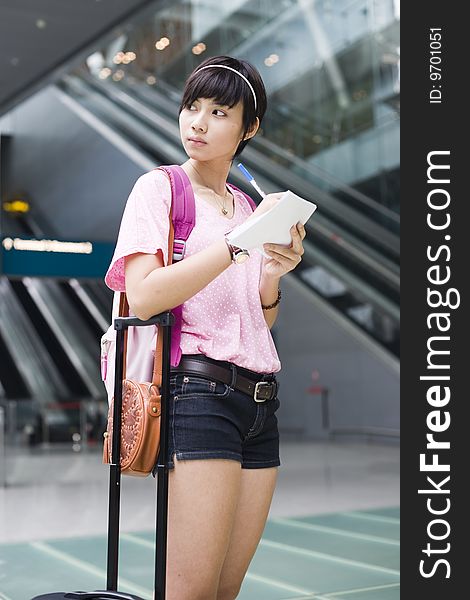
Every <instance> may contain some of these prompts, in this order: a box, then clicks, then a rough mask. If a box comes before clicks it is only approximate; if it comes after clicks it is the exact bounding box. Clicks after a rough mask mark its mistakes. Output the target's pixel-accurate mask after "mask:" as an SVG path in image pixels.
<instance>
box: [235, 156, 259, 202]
mask: <svg viewBox="0 0 470 600" xmlns="http://www.w3.org/2000/svg"><path fill="white" fill-rule="evenodd" d="M237 167H238V168H239V169H240V171H241V172H242V173H243V175H244V176H245V177H246V179H247V180H248V181H249V182H250V183H251V185H252V186H253V187H254V188H255V190H256V191H257V192H258V194H259V195H260V196H261V198H265V196H266V194H265V193H264V192H263V190H262V189H261V188H260V187H259V185H258V184H257V183H256V181H255V178H254V177H253V175H252V174H251V173H250V172H249V171H248V169H247V168H246V167H244V166H243V164H242V163H238V165H237Z"/></svg>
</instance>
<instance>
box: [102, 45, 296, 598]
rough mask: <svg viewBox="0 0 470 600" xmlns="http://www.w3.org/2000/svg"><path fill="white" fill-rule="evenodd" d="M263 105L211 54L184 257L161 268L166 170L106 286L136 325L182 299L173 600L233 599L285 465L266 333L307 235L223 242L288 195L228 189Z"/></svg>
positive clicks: (197, 108) (233, 69)
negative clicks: (262, 242)
mask: <svg viewBox="0 0 470 600" xmlns="http://www.w3.org/2000/svg"><path fill="white" fill-rule="evenodd" d="M265 110H266V92H265V88H264V85H263V82H262V79H261V77H260V75H259V73H258V71H257V70H256V68H255V67H253V66H252V65H251V64H250V63H248V62H246V61H243V60H238V59H235V58H232V57H228V56H215V57H212V58H209V59H207V60H206V61H204V62H203V63H202V64H201V65H199V66H198V67H196V69H195V70H194V71H193V72H192V73H191V74H190V76H189V77H188V79H187V81H186V85H185V89H184V92H183V99H182V102H181V106H180V114H179V125H180V135H181V141H182V143H183V147H184V149H185V151H186V154H187V155H188V157H189V158H188V160H187V161H186V162H184V163H183V164H182V165H181V167H182V169H183V170H184V171H185V173H186V175H187V176H188V178H189V180H190V182H191V185H192V188H193V191H194V196H195V204H196V224H195V227H194V229H193V230H192V232H191V235H190V236H189V238H188V241H187V245H186V253H185V258H184V260H182V261H179V262H177V263H175V264H171V265H168V266H165V265H167V260H168V256H167V254H168V234H169V211H170V204H171V188H170V183H169V180H168V179H167V176H166V174H165V173H164V172H163V171H161V170H152V171H150V172H148V173H145V174H144V175H142V176H141V177H140V178H139V179H138V180H137V182H136V184H135V185H134V188H133V190H132V192H131V194H130V196H129V199H128V201H127V204H126V208H125V211H124V215H123V219H122V223H121V228H120V232H119V237H118V243H117V245H116V250H115V254H114V257H113V260H112V263H111V265H110V268H109V270H108V273H107V275H106V278H105V281H106V283H107V284H108V286H109V287H111V288H112V289H115V290H118V291H120V290H123V289H125V290H126V292H127V297H128V301H129V306H130V310H131V311H132V312H133V313H134V314H135V315H136V316H138V317H139V318H141V319H148V318H149V317H151V316H152V315H154V314H158V313H160V312H163V311H166V310H171V309H172V308H173V307H175V306H178V305H180V304H184V305H183V324H182V331H181V344H180V346H181V349H182V358H181V361H180V363H179V365H178V367H172V376H171V380H170V387H171V403H170V407H169V412H170V439H169V456H168V460H169V468H170V472H169V511H168V558H167V565H168V568H167V600H232V599H234V598H236V597H237V595H238V592H239V589H240V586H241V584H242V582H243V578H244V576H245V573H246V571H247V569H248V566H249V564H250V561H251V559H252V557H253V555H254V553H255V550H256V548H257V545H258V543H259V540H260V538H261V534H262V532H263V529H264V526H265V522H266V518H267V515H268V512H269V507H270V504H271V499H272V496H273V492H274V487H275V483H276V477H277V468H278V466H279V465H280V461H279V433H278V429H277V419H276V415H275V412H276V410H277V409H278V407H279V399H278V397H277V381H276V376H275V373H276V372H278V371H279V370H280V368H281V365H280V362H279V358H278V355H277V352H276V348H275V346H274V342H273V339H272V335H271V332H270V328H271V327H272V325H273V324H274V322H275V320H276V317H277V312H278V304H279V299H280V291H279V281H280V278H281V277H282V276H283V275H285V274H286V273H288V272H289V271H292V270H293V269H294V268H295V267H296V266H297V264H298V263H299V262H300V260H301V255H302V254H303V247H302V240H303V238H304V237H305V231H304V228H303V226H302V225H299V226H298V227H297V226H294V227H293V228H292V244H291V246H290V247H285V246H281V245H272V246H270V247H266V251H267V253H268V254H269V256H270V258H269V259H266V258H265V257H263V256H261V255H260V254H258V253H255V252H254V253H251V254H250V255H249V256H246V255H244V253H243V252H240V249H237V248H234V247H233V246H231V245H230V244H229V243H228V242H227V241H226V239H225V234H226V233H227V232H229V231H230V230H232V229H233V228H234V227H236V226H237V225H239V224H241V223H243V222H245V221H246V220H247V219H250V218H252V217H253V215H258V214H260V213H262V212H264V211H266V210H269V208H271V207H272V206H273V205H274V204H275V203H276V202H278V201H279V198H280V196H281V195H282V192H280V193H276V194H269V195H267V196H266V198H264V199H263V201H262V202H261V203H260V204H259V205H258V207H257V209H256V211H254V212H253V211H252V208H251V207H250V205H249V203H248V201H247V200H246V198H245V197H244V196H243V195H242V194H241V193H239V192H238V191H232V190H230V189H229V188H228V186H227V184H226V181H227V176H228V174H229V171H230V167H231V164H232V161H233V159H234V158H235V156H237V155H238V154H240V152H241V150H242V149H243V148H244V146H245V145H246V144H247V143H248V140H249V139H250V138H252V137H253V136H254V135H255V134H256V132H257V130H258V128H259V126H260V123H261V120H262V118H263V115H264V113H265ZM124 278H125V281H124ZM124 286H125V288H124ZM257 384H258V385H257Z"/></svg>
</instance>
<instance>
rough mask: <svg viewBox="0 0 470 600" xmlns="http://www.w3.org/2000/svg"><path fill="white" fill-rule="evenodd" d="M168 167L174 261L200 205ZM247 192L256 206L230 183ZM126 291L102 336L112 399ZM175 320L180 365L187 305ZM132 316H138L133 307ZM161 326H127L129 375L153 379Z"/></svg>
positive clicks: (175, 358)
mask: <svg viewBox="0 0 470 600" xmlns="http://www.w3.org/2000/svg"><path fill="white" fill-rule="evenodd" d="M156 168H157V169H161V170H163V171H165V173H166V174H167V175H168V177H169V179H170V184H171V202H172V221H173V227H174V242H173V262H177V261H179V260H182V259H183V258H184V253H185V247H186V241H187V239H188V237H189V235H190V233H191V231H192V229H193V227H194V224H195V222H196V206H195V202H194V194H193V188H192V185H191V182H190V181H189V178H188V176H187V175H186V173H185V172H184V170H183V169H182V168H181V167H180V166H179V165H169V166H161V167H156ZM228 185H229V187H231V188H232V189H234V190H237V191H239V192H241V193H242V194H243V196H244V197H245V198H246V200H247V201H248V202H249V204H250V206H251V208H252V210H255V208H256V204H255V203H254V201H253V200H252V199H251V198H250V196H248V195H247V194H245V193H244V192H242V190H240V189H239V188H237V187H236V186H235V185H232V184H230V183H229V184H228ZM121 293H122V292H114V298H113V308H112V313H111V314H112V316H111V325H110V326H109V328H108V330H107V331H106V332H105V333H104V334H103V336H102V337H101V379H102V380H103V382H104V385H105V388H106V392H107V395H108V403H111V399H112V397H113V395H114V361H115V356H116V330H115V329H114V319H115V318H116V317H118V316H119V303H120V296H121ZM171 310H172V313H173V315H174V316H175V323H174V325H173V327H172V333H171V359H170V363H171V366H173V367H176V366H178V364H179V362H180V359H181V348H180V341H181V323H182V313H183V305H182V304H180V305H179V306H176V307H174V308H172V309H171ZM129 316H135V315H134V313H133V312H132V311H131V309H130V308H129ZM157 334H158V327H157V326H156V325H149V326H148V327H129V328H128V330H127V364H126V377H127V378H128V379H133V380H135V381H151V380H152V371H153V363H154V354H155V347H156V342H157Z"/></svg>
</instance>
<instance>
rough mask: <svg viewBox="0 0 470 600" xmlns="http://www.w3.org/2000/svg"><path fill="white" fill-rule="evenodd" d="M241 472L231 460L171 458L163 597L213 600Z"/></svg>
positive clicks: (172, 599)
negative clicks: (165, 574) (172, 463)
mask: <svg viewBox="0 0 470 600" xmlns="http://www.w3.org/2000/svg"><path fill="white" fill-rule="evenodd" d="M241 477H242V469H241V465H240V463H239V462H238V461H235V460H227V459H209V460H181V461H178V460H176V458H175V468H174V469H172V470H171V471H170V472H169V478H168V479H169V491H168V553H167V586H166V598H167V600H215V598H216V595H217V587H218V582H219V577H220V572H221V569H222V565H223V562H224V558H225V555H226V553H227V549H228V546H229V542H230V534H231V531H232V526H233V522H234V517H235V513H236V510H237V504H238V497H239V493H240V482H241Z"/></svg>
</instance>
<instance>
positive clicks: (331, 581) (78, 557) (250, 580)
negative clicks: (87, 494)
mask: <svg viewBox="0 0 470 600" xmlns="http://www.w3.org/2000/svg"><path fill="white" fill-rule="evenodd" d="M397 511H398V509H394V508H390V509H386V510H384V509H380V511H375V510H374V511H367V512H366V511H356V512H355V513H349V516H348V514H347V513H340V514H331V515H320V516H315V517H300V518H296V519H292V520H291V521H292V522H295V523H296V524H300V527H299V526H292V524H289V520H287V523H286V522H284V523H282V522H281V521H282V519H278V520H276V519H272V520H269V521H268V523H267V524H266V528H265V531H264V534H263V538H262V540H261V542H260V545H259V547H258V549H257V551H256V554H255V556H254V558H253V560H252V562H251V564H250V568H249V570H248V574H247V577H246V578H245V581H244V582H243V586H242V589H241V591H240V594H239V596H238V598H239V600H260V599H263V600H288V599H294V598H295V599H296V600H297V599H300V598H305V599H306V600H308V599H309V598H315V599H317V598H318V597H320V598H321V599H322V600H326V598H336V599H338V600H397V599H398V598H399V588H398V585H397V584H398V581H399V577H398V564H399V563H398V553H399V546H398V544H397V543H396V540H397V536H398V524H397V523H395V522H394V520H395V519H397V518H398V517H397V515H399V512H397ZM351 515H353V516H351ZM361 515H362V516H364V517H365V518H361ZM356 517H357V518H356ZM369 517H370V518H369ZM381 517H383V519H384V520H381ZM387 519H390V520H389V521H387ZM309 524H313V525H316V526H318V527H319V528H320V527H324V528H330V530H321V531H320V530H319V529H317V530H312V528H309V527H308V525H309ZM303 526H307V527H303ZM331 529H333V530H334V529H336V530H339V531H343V532H345V533H346V534H347V535H343V534H341V535H340V534H338V532H335V531H331ZM373 536H375V537H382V538H384V539H388V540H390V541H391V543H390V542H388V543H385V542H383V541H382V542H379V541H377V540H376V539H375V540H374V539H370V538H371V537H372V538H373ZM154 542H155V535H154V532H153V531H149V532H137V533H134V534H123V535H122V537H121V544H120V569H119V574H120V585H119V589H120V590H122V591H127V592H131V593H134V594H137V595H140V596H141V597H142V598H144V599H150V598H151V590H152V589H153V580H154ZM106 552H107V543H106V538H105V536H94V537H86V538H85V537H82V538H67V539H56V540H48V541H46V542H38V543H31V544H3V545H0V590H1V591H2V593H3V594H4V595H5V596H6V597H7V598H9V599H10V600H29V599H30V598H32V597H33V596H35V595H39V594H44V593H47V592H52V591H72V590H94V589H104V588H105V587H106ZM327 555H330V556H329V557H328V556H327ZM394 570H395V571H396V573H394V572H393V571H394ZM390 584H395V585H394V586H393V587H389V586H390ZM325 595H326V596H325Z"/></svg>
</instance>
